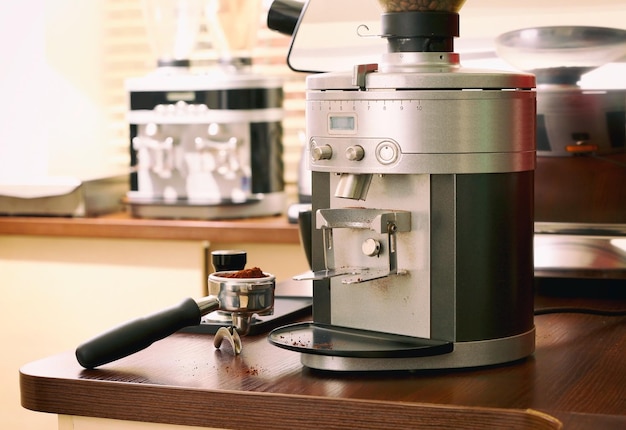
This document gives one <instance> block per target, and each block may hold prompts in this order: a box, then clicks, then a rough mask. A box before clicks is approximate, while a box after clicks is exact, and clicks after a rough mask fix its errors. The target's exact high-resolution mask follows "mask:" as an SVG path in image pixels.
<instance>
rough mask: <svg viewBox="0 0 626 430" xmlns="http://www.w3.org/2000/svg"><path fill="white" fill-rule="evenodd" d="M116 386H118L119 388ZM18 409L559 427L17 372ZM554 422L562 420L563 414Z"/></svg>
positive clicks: (233, 419)
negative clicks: (18, 384)
mask: <svg viewBox="0 0 626 430" xmlns="http://www.w3.org/2000/svg"><path fill="white" fill-rule="evenodd" d="M122 385H123V387H122ZM20 390H21V404H22V406H23V407H24V408H26V409H29V410H32V411H38V412H47V413H54V414H61V415H74V416H87V417H94V418H105V419H116V420H127V421H140V422H154V423H161V424H174V425H187V426H203V427H217V428H230V429H250V428H257V429H263V428H271V429H294V428H300V429H307V428H312V429H319V428H325V427H326V428H333V429H355V428H358V429H381V428H393V429H398V430H401V429H415V428H418V427H419V425H420V423H422V424H425V425H426V424H427V425H428V426H430V427H432V428H456V429H459V428H460V429H463V428H466V429H485V428H499V427H500V426H502V425H503V423H504V422H505V421H506V426H507V428H512V429H515V428H520V429H558V428H561V421H560V420H559V419H558V418H556V417H555V416H552V415H551V414H550V413H548V412H542V411H537V410H530V409H528V410H517V409H498V408H485V407H468V406H456V405H440V404H429V403H413V402H398V401H378V400H363V399H346V398H334V397H321V396H310V395H295V394H289V395H287V394H279V393H267V392H249V391H242V392H238V391H226V390H206V389H193V388H185V387H175V386H162V385H153V384H132V383H127V382H114V381H94V380H92V379H89V380H80V379H78V380H76V379H62V378H50V377H44V376H38V375H35V374H29V373H28V365H26V366H25V367H24V368H22V369H21V370H20ZM560 415H561V416H565V417H567V416H568V415H567V414H566V413H561V414H560Z"/></svg>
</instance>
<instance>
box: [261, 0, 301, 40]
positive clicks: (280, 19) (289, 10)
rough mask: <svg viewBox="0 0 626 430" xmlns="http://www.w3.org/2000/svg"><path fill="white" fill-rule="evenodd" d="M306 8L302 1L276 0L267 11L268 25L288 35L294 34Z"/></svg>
mask: <svg viewBox="0 0 626 430" xmlns="http://www.w3.org/2000/svg"><path fill="white" fill-rule="evenodd" d="M303 8H304V3H303V2H302V1H296V0H274V1H273V2H272V4H271V5H270V8H269V10H268V12H267V27H268V28H269V29H271V30H275V31H278V32H279V33H282V34H286V35H289V36H291V35H293V32H294V31H295V29H296V25H297V24H298V19H300V14H301V13H302V9H303Z"/></svg>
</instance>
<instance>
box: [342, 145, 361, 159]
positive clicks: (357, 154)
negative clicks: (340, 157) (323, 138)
mask: <svg viewBox="0 0 626 430" xmlns="http://www.w3.org/2000/svg"><path fill="white" fill-rule="evenodd" d="M363 157H365V150H364V149H363V147H362V146H361V145H353V146H348V147H347V148H346V158H347V159H348V160H350V161H360V160H362V159H363Z"/></svg>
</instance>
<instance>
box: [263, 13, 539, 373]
mask: <svg viewBox="0 0 626 430" xmlns="http://www.w3.org/2000/svg"><path fill="white" fill-rule="evenodd" d="M395 3H397V2H382V1H381V4H383V6H387V7H386V8H385V13H383V14H382V16H381V20H382V22H381V24H382V33H383V36H382V37H384V38H386V39H387V44H388V52H387V53H386V54H383V55H382V56H381V58H380V60H379V62H378V63H376V64H364V65H358V64H357V65H355V67H354V70H352V71H347V72H329V73H322V74H317V75H311V76H309V77H308V78H307V93H306V134H307V142H308V145H309V150H310V154H311V157H310V159H309V166H310V169H311V171H312V201H313V223H312V224H313V226H312V229H311V230H312V231H311V235H312V271H311V272H310V273H305V274H302V275H300V276H298V277H297V279H313V280H314V287H313V321H312V322H310V323H304V324H299V325H292V326H287V327H283V328H280V329H277V330H275V331H274V332H272V333H271V334H270V342H272V343H273V344H275V345H277V346H279V347H282V348H286V349H290V350H295V351H298V352H300V353H301V361H302V363H303V364H304V365H305V366H307V367H311V368H317V369H324V370H335V371H369V370H412V369H435V368H459V367H474V366H485V365H492V364H497V363H504V362H510V361H514V360H518V359H521V358H524V357H526V356H528V355H530V354H532V353H533V351H534V344H535V332H534V324H533V188H534V185H533V184H534V168H535V152H536V151H535V117H536V111H535V106H536V105H535V91H534V87H535V79H534V76H533V75H530V74H524V73H508V72H498V71H488V70H474V69H466V68H463V67H461V65H460V59H459V55H458V54H456V53H454V52H453V40H454V38H455V37H457V36H458V33H459V15H458V13H457V12H458V10H459V8H460V6H461V4H462V3H463V1H457V2H438V4H439V5H441V8H440V10H422V7H421V6H420V5H419V4H420V3H421V2H418V1H408V2H402V4H405V5H408V6H412V7H408V8H407V10H404V9H396V8H395V6H394V4H395ZM451 3H452V4H451Z"/></svg>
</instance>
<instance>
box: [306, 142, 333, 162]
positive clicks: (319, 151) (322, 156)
mask: <svg viewBox="0 0 626 430" xmlns="http://www.w3.org/2000/svg"><path fill="white" fill-rule="evenodd" d="M332 156H333V148H332V147H331V146H330V145H320V146H318V145H316V144H315V143H313V146H312V147H311V158H313V160H315V161H319V160H330V158H331V157H332Z"/></svg>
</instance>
